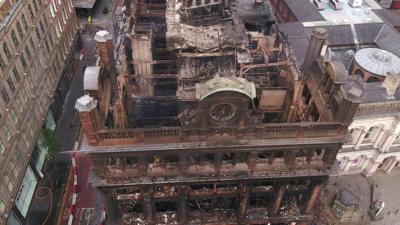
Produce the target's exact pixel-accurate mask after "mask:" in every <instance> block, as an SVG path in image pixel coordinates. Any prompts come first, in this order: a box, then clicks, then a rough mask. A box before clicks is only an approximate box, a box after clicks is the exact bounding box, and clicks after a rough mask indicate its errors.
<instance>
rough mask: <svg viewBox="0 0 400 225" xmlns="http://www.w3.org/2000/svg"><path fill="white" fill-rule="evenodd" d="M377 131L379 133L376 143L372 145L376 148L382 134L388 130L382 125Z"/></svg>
mask: <svg viewBox="0 0 400 225" xmlns="http://www.w3.org/2000/svg"><path fill="white" fill-rule="evenodd" d="M377 132H378V135H377V136H376V138H375V140H374V143H373V144H372V147H374V148H378V146H379V143H380V141H381V139H382V136H383V135H384V134H385V132H386V131H385V130H384V129H383V128H382V127H380V128H379V130H378V131H377Z"/></svg>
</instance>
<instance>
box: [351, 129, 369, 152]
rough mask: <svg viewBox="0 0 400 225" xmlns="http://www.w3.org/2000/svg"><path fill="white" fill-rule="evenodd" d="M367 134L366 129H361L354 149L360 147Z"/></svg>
mask: <svg viewBox="0 0 400 225" xmlns="http://www.w3.org/2000/svg"><path fill="white" fill-rule="evenodd" d="M366 134H367V132H366V131H365V130H361V133H360V136H359V137H358V139H357V141H356V143H355V144H354V149H356V150H358V149H360V145H361V143H362V141H363V140H364V137H365V135H366Z"/></svg>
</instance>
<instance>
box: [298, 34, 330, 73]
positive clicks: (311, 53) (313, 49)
mask: <svg viewBox="0 0 400 225" xmlns="http://www.w3.org/2000/svg"><path fill="white" fill-rule="evenodd" d="M327 38H328V34H327V32H326V30H325V29H324V28H315V29H314V31H313V34H312V35H311V40H310V44H309V45H308V49H307V54H306V57H305V59H304V62H303V69H307V68H309V67H310V66H311V65H312V64H313V63H314V62H315V61H316V60H317V59H318V57H319V56H320V54H321V51H322V48H323V47H324V45H325V44H326V39H327Z"/></svg>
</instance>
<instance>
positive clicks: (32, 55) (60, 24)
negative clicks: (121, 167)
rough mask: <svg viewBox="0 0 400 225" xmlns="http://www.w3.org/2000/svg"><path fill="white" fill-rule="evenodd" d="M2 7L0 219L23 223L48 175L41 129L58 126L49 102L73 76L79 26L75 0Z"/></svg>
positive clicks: (9, 0)
mask: <svg viewBox="0 0 400 225" xmlns="http://www.w3.org/2000/svg"><path fill="white" fill-rule="evenodd" d="M0 9H1V10H0V124H1V125H0V224H1V225H3V224H8V225H17V224H24V221H25V219H26V218H25V217H26V214H27V211H28V209H29V206H30V202H31V199H32V197H33V193H34V191H35V188H36V186H37V182H38V180H39V179H41V178H42V177H43V176H44V174H43V173H42V168H43V165H44V162H45V157H46V147H45V146H43V144H42V141H41V130H42V128H44V127H46V128H49V129H54V128H55V118H54V116H53V113H52V111H51V110H49V108H50V105H51V104H52V102H53V96H55V95H57V93H59V92H60V90H59V89H58V91H56V88H57V87H60V85H61V86H63V87H64V86H65V84H64V83H62V84H61V83H60V80H67V81H68V78H65V76H64V75H63V74H65V70H66V66H65V64H66V62H67V61H68V60H70V59H71V53H72V52H73V51H72V49H73V47H74V43H75V40H76V27H77V26H76V16H75V12H74V10H73V6H72V2H71V1H70V0H51V1H42V0H26V1H16V0H3V1H0ZM54 99H56V97H55V98H54ZM61 100H62V99H61ZM58 103H59V102H57V101H56V102H55V104H58ZM61 104H62V103H61ZM56 119H57V118H56Z"/></svg>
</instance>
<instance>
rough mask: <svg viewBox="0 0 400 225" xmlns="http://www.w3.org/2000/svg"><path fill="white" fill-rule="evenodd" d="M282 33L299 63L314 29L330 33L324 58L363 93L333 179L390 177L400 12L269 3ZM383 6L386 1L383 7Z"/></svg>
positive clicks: (301, 0)
mask: <svg viewBox="0 0 400 225" xmlns="http://www.w3.org/2000/svg"><path fill="white" fill-rule="evenodd" d="M270 2H271V4H272V5H273V7H274V9H276V15H277V18H278V21H279V24H280V25H279V28H280V29H281V31H282V32H284V33H285V35H286V38H287V41H288V42H289V43H290V44H291V46H293V48H294V52H295V55H296V58H297V59H298V61H299V62H300V63H302V62H303V60H304V58H306V57H307V51H306V47H305V46H307V44H308V43H309V37H310V36H311V34H312V31H313V29H315V28H324V29H326V30H327V32H328V34H329V35H328V42H327V43H328V44H327V48H326V52H325V53H324V57H325V58H327V59H330V60H339V61H341V62H342V63H343V64H344V65H345V68H346V70H347V71H349V73H350V74H355V75H358V77H357V79H356V80H355V81H354V82H356V83H358V84H359V85H360V86H362V87H363V90H364V94H363V95H362V97H361V104H360V107H359V109H358V111H357V113H356V114H355V117H354V121H353V123H352V124H351V125H350V127H349V139H348V141H347V143H345V144H344V146H343V148H342V150H341V151H340V152H339V153H338V155H337V168H336V169H335V171H334V172H333V174H335V175H346V174H354V173H362V174H364V175H366V176H370V175H373V174H374V172H376V171H385V172H390V171H391V170H392V169H393V168H396V167H398V166H399V163H398V162H399V161H400V157H399V153H398V148H399V125H398V124H399V106H400V105H399V103H400V102H399V100H400V98H399V97H400V96H399V92H400V90H399V89H398V84H399V73H400V59H399V57H400V45H399V43H398V41H396V40H399V39H400V34H399V33H398V31H397V30H396V29H398V27H399V22H400V19H399V18H400V16H399V12H396V11H394V10H390V9H385V8H382V7H381V6H380V5H378V4H377V3H376V2H375V1H372V0H364V1H361V5H360V6H359V7H352V6H351V5H350V4H348V3H349V1H344V4H343V5H342V8H341V9H337V8H334V6H333V5H332V4H326V5H324V7H323V8H321V6H320V7H318V5H316V4H314V2H315V1H309V0H282V1H281V0H271V1H270ZM381 3H383V1H381Z"/></svg>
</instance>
